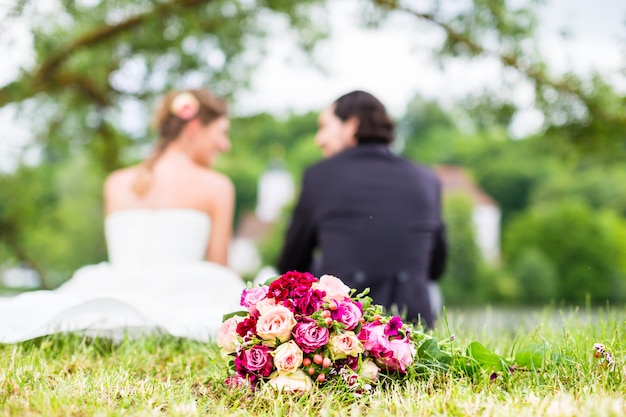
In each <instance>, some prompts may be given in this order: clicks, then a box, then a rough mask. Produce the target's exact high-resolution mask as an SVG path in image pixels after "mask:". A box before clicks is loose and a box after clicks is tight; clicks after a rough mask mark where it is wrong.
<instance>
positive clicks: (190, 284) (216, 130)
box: [0, 90, 245, 343]
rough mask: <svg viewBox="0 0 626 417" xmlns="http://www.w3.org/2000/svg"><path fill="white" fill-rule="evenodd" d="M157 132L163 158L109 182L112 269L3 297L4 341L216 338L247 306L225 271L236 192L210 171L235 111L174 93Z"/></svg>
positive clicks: (193, 93)
mask: <svg viewBox="0 0 626 417" xmlns="http://www.w3.org/2000/svg"><path fill="white" fill-rule="evenodd" d="M155 125H156V128H157V130H158V133H159V141H158V143H157V147H156V150H155V152H154V154H153V155H152V156H151V157H150V158H148V159H147V160H146V161H144V162H143V163H142V164H140V165H138V166H133V167H130V168H125V169H121V170H119V171H115V172H113V173H112V174H111V175H109V177H108V178H107V180H106V183H105V186H104V200H105V211H106V218H105V224H104V226H105V235H106V240H107V248H108V253H109V262H105V263H101V264H98V265H90V266H86V267H83V268H81V269H79V270H78V271H76V273H75V274H74V276H73V277H72V278H71V279H70V280H69V281H68V282H66V283H65V284H63V285H62V286H61V287H59V288H58V289H56V290H54V291H36V292H31V293H25V294H21V295H18V296H16V297H12V298H8V299H0V342H1V343H15V342H19V341H23V340H28V339H32V338H36V337H40V336H44V335H48V334H53V333H65V332H80V333H82V334H86V335H97V336H104V337H110V338H113V339H119V338H122V337H124V336H125V335H129V336H132V335H136V334H142V333H146V332H152V331H163V332H167V333H169V334H172V335H174V336H181V337H187V338H192V339H197V340H209V339H210V338H211V337H213V336H214V335H215V334H216V333H217V329H218V328H219V326H220V324H221V320H222V315H223V314H224V313H227V312H229V311H233V310H235V309H237V307H238V306H239V297H240V295H241V291H242V290H243V289H244V288H245V286H244V283H243V281H242V280H241V279H240V278H239V277H238V276H237V275H236V274H235V273H234V272H232V271H231V270H229V269H228V268H227V267H226V266H225V265H226V262H227V252H228V246H229V243H230V239H231V227H232V220H233V210H234V198H235V197H234V194H235V192H234V187H233V185H232V183H231V181H230V180H229V179H228V178H227V177H226V176H224V175H222V174H219V173H217V172H215V171H212V170H210V169H207V167H211V166H212V165H213V162H214V160H215V158H216V157H217V156H218V155H219V154H220V153H222V152H226V151H228V150H229V149H230V142H229V139H228V128H229V120H228V116H227V113H226V105H225V104H224V102H222V101H221V100H220V99H218V98H217V97H214V96H213V95H212V94H210V93H209V92H208V91H205V90H188V91H182V92H172V93H170V94H168V95H167V96H166V97H165V98H164V100H163V101H162V103H161V106H160V108H159V109H158V111H157V113H156V117H155Z"/></svg>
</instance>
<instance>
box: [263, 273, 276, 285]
mask: <svg viewBox="0 0 626 417" xmlns="http://www.w3.org/2000/svg"><path fill="white" fill-rule="evenodd" d="M278 278H280V275H276V276H275V277H271V278H268V279H266V280H265V282H264V283H263V285H268V286H269V285H270V284H271V283H272V282H274V281H276V280H277V279H278Z"/></svg>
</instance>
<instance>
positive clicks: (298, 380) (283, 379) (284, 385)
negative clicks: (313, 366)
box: [267, 369, 313, 392]
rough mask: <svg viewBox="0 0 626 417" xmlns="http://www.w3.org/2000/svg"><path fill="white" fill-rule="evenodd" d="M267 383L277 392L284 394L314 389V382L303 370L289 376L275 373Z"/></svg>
mask: <svg viewBox="0 0 626 417" xmlns="http://www.w3.org/2000/svg"><path fill="white" fill-rule="evenodd" d="M267 383H268V384H269V386H271V387H272V388H274V389H275V390H277V391H283V392H307V391H310V390H311V388H313V381H311V378H310V377H309V376H308V375H307V374H305V373H304V372H303V371H302V370H301V369H298V370H297V371H295V372H292V373H290V374H287V375H279V374H278V372H274V373H273V374H272V375H270V380H269V381H268V382H267Z"/></svg>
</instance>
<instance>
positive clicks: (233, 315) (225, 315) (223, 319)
mask: <svg viewBox="0 0 626 417" xmlns="http://www.w3.org/2000/svg"><path fill="white" fill-rule="evenodd" d="M248 314H249V313H248V312H247V311H234V312H232V313H228V314H224V315H223V316H222V322H225V321H226V320H228V319H229V318H231V317H235V316H240V317H247V316H248Z"/></svg>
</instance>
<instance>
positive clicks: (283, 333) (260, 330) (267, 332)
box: [256, 305, 296, 345]
mask: <svg viewBox="0 0 626 417" xmlns="http://www.w3.org/2000/svg"><path fill="white" fill-rule="evenodd" d="M295 325H296V319H295V318H294V316H293V313H292V312H291V310H289V309H288V308H287V307H284V306H281V305H277V306H274V307H270V308H268V309H267V310H266V311H265V312H264V313H263V314H261V316H260V317H259V319H258V321H257V323H256V334H257V335H258V336H259V337H260V338H261V339H263V340H267V341H268V342H270V343H269V344H270V345H273V343H274V342H275V340H276V339H278V340H280V341H281V342H286V341H287V340H289V339H290V338H291V330H292V329H293V328H294V326H295Z"/></svg>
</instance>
